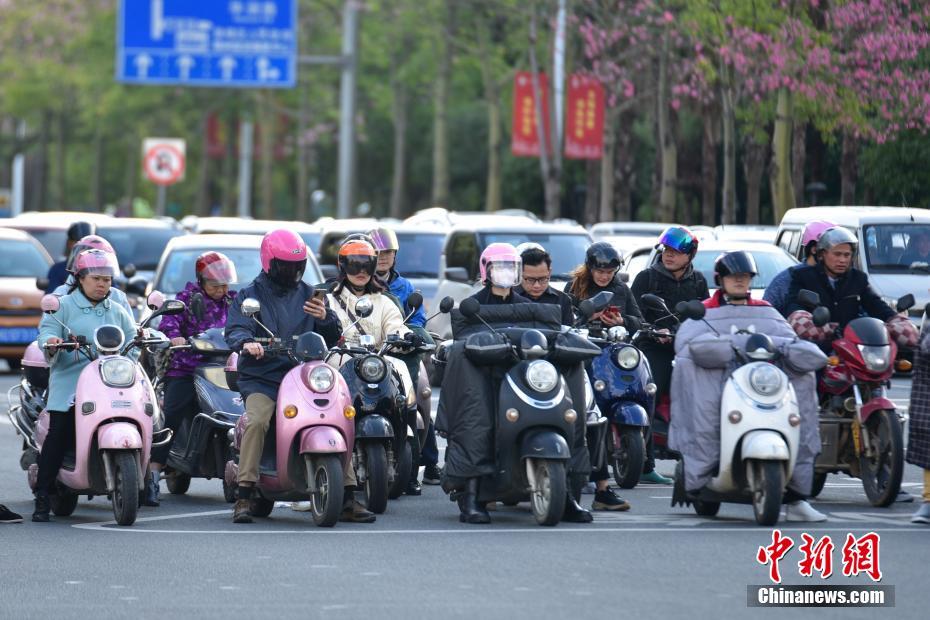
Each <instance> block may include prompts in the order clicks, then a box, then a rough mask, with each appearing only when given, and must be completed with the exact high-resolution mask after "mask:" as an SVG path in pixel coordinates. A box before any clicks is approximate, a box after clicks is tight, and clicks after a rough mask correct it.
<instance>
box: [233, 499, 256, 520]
mask: <svg viewBox="0 0 930 620" xmlns="http://www.w3.org/2000/svg"><path fill="white" fill-rule="evenodd" d="M251 504H252V500H248V499H237V500H236V506H235V508H233V523H252V513H251V512H249V508H250V507H251Z"/></svg>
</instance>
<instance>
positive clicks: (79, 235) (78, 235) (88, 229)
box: [68, 222, 97, 242]
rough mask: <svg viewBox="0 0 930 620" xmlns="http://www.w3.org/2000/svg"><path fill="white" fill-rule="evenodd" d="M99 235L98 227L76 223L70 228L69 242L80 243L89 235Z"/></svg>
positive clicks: (86, 223)
mask: <svg viewBox="0 0 930 620" xmlns="http://www.w3.org/2000/svg"><path fill="white" fill-rule="evenodd" d="M95 234H97V227H96V226H94V225H93V224H91V223H90V222H75V223H73V224H71V226H69V227H68V241H75V242H76V241H80V240H81V239H83V238H84V237H86V236H87V235H95Z"/></svg>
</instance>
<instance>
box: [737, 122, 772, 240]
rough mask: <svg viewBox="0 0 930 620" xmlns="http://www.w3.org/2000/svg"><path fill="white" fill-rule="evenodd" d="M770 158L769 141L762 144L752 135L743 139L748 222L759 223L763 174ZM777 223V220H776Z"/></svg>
mask: <svg viewBox="0 0 930 620" xmlns="http://www.w3.org/2000/svg"><path fill="white" fill-rule="evenodd" d="M767 158H768V143H765V144H760V143H758V142H756V141H755V140H754V139H753V138H752V137H750V136H746V138H745V139H744V140H743V175H744V176H745V177H746V223H747V224H758V223H759V219H760V218H759V202H760V196H761V193H762V174H763V173H764V172H765V160H766V159H767ZM776 223H777V222H776Z"/></svg>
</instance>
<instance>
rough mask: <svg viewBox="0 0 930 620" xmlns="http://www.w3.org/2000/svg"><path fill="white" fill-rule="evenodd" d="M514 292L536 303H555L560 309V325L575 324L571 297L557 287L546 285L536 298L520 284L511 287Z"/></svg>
mask: <svg viewBox="0 0 930 620" xmlns="http://www.w3.org/2000/svg"><path fill="white" fill-rule="evenodd" d="M513 292H514V293H517V294H518V295H522V296H523V297H526V298H527V299H528V300H529V301H531V302H533V303H537V304H555V305H557V306H559V307H560V308H561V309H562V325H568V326H569V327H571V326H572V325H574V324H575V310H574V306H573V304H572V298H571V297H569V296H568V295H566V294H565V293H563V292H562V291H559V290H557V289H554V288H552V287H551V286H550V287H548V288H547V289H546V290H545V292H543V294H542V295H540V296H539V297H538V298H533V297H531V296H530V294H529V293H527V292H526V291H525V290H524V289H523V287H522V286H518V287H517V288H515V289H513Z"/></svg>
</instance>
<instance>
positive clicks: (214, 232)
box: [0, 207, 930, 367]
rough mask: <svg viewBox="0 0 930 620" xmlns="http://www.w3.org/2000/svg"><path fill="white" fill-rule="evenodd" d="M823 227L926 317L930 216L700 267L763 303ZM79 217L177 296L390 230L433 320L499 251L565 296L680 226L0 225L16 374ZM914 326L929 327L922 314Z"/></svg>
mask: <svg viewBox="0 0 930 620" xmlns="http://www.w3.org/2000/svg"><path fill="white" fill-rule="evenodd" d="M818 219H826V220H831V221H834V222H836V223H837V224H839V225H842V226H846V227H847V228H849V229H850V230H851V231H853V232H854V233H855V234H856V235H857V236H858V237H859V239H860V246H861V248H862V251H861V252H860V253H859V265H858V267H859V268H860V269H862V270H863V271H866V272H867V273H869V275H870V278H871V280H872V283H873V285H874V286H875V287H876V288H877V289H878V290H879V292H880V294H882V296H884V297H886V298H887V299H889V300H893V299H897V298H898V297H900V296H901V295H903V294H905V293H913V294H914V295H915V297H916V298H917V304H916V305H915V306H914V308H923V306H924V304H925V303H926V302H927V301H930V295H928V291H927V280H926V275H927V272H926V271H925V267H921V263H922V264H923V265H926V263H927V262H928V261H926V260H925V261H920V260H912V259H913V257H914V256H917V257H918V258H919V255H918V254H915V252H916V251H917V246H918V245H919V243H918V241H919V240H920V239H922V236H923V235H926V236H927V245H928V247H930V212H928V211H926V210H923V209H910V208H897V207H811V208H801V209H792V210H791V211H789V212H788V213H786V214H785V217H784V218H783V220H782V222H781V223H780V225H779V226H778V227H775V226H717V227H715V228H711V227H709V226H693V227H691V229H692V230H693V231H694V232H695V233H696V234H697V235H698V236H699V237H700V238H701V244H700V248H699V250H698V253H697V256H696V257H695V266H696V268H697V269H699V270H700V271H702V272H703V273H704V274H705V277H706V278H707V281H708V284H709V285H710V286H711V287H713V275H712V271H713V261H714V259H715V258H716V256H717V255H718V254H720V253H721V252H723V251H726V250H736V249H742V250H747V251H750V252H752V254H753V255H754V257H755V259H756V262H757V264H758V266H759V275H758V276H757V277H756V278H755V279H754V281H753V284H752V286H753V289H754V295H756V296H761V295H762V293H763V292H764V289H765V287H766V286H767V285H768V283H769V282H770V281H771V279H772V278H773V277H774V276H775V275H776V274H777V273H779V272H780V271H782V270H783V269H785V268H787V267H789V266H790V265H792V264H794V263H795V262H797V260H798V259H799V258H800V252H801V248H800V247H799V246H800V238H801V230H802V229H803V227H804V224H806V223H807V222H809V221H812V220H818ZM77 220H88V221H92V222H93V223H94V224H96V226H97V230H98V233H99V234H100V235H101V236H103V237H105V238H106V239H107V240H109V241H110V242H111V243H112V244H113V246H114V248H115V249H116V251H117V255H118V256H119V258H120V261H121V264H122V265H123V266H127V265H129V264H131V265H133V266H134V269H129V270H128V272H127V273H128V275H127V279H126V281H124V282H122V283H121V286H123V287H124V288H126V289H127V291H129V292H130V293H133V294H135V295H138V296H140V297H141V296H144V295H145V294H147V293H148V292H149V291H151V290H153V289H155V290H160V291H163V292H165V293H167V294H171V293H174V292H176V291H179V290H181V289H182V288H183V287H184V284H185V283H186V282H188V281H190V280H192V279H193V276H194V259H195V258H196V256H197V255H199V254H201V253H202V252H204V251H207V250H217V251H220V252H223V253H225V254H227V255H228V256H230V258H232V260H233V261H234V262H235V264H236V266H237V270H238V273H239V277H240V280H241V283H246V282H248V281H249V280H251V279H252V278H253V277H255V276H256V275H257V274H258V273H259V271H260V263H259V256H258V247H259V244H260V242H261V235H263V234H264V233H265V232H267V231H269V230H272V229H274V228H278V227H281V226H287V227H288V228H290V229H292V230H295V231H296V232H297V233H298V234H300V235H301V236H302V237H303V239H304V240H305V241H306V242H307V245H308V247H311V248H314V249H315V250H316V251H315V256H314V260H311V261H310V264H309V265H308V267H307V271H306V273H305V275H304V278H305V279H306V280H307V281H308V282H309V283H317V282H321V281H323V280H325V279H326V278H327V277H328V276H331V275H333V274H334V273H335V263H336V251H337V249H338V247H339V244H340V243H341V242H342V240H343V239H344V238H345V236H346V235H348V234H351V233H356V232H365V231H368V230H370V229H371V228H373V227H375V226H377V225H387V226H390V227H391V228H393V229H394V230H395V231H396V233H397V236H398V240H399V242H400V247H401V250H400V252H399V253H398V256H397V267H398V270H399V271H400V272H401V273H403V274H404V275H405V276H407V277H408V278H409V279H411V281H412V282H413V284H414V286H415V287H416V288H418V289H420V290H421V291H422V293H423V297H424V299H425V300H426V303H425V306H426V310H427V311H428V312H429V311H430V310H431V309H433V308H435V307H437V305H438V300H439V299H442V298H443V297H445V296H451V297H453V298H454V299H456V300H460V299H463V298H464V297H466V296H468V295H469V294H471V293H472V291H474V290H475V289H476V287H477V286H478V283H477V277H478V273H477V272H478V257H479V255H480V254H481V251H482V250H483V249H484V248H485V247H486V246H487V245H488V244H490V243H495V242H506V243H512V244H514V245H516V244H520V243H524V242H527V241H532V242H536V243H539V244H541V245H543V246H544V247H546V248H547V249H549V251H550V253H551V254H552V257H553V274H552V280H553V282H552V284H553V286H555V287H558V288H562V287H563V286H564V284H565V283H566V282H567V281H568V279H569V277H570V274H571V272H572V270H573V269H574V268H575V267H576V266H578V265H579V264H581V263H582V262H583V260H584V252H585V249H586V248H587V247H588V245H589V244H590V243H591V242H592V241H594V240H606V241H609V242H610V243H612V244H613V245H615V246H616V247H617V249H618V250H620V252H621V253H622V254H623V256H624V259H625V264H624V266H623V268H622V276H621V277H623V278H624V279H628V280H630V281H632V279H633V278H635V277H636V274H637V273H639V272H640V271H641V270H643V269H645V268H647V267H648V266H649V265H650V264H651V263H652V261H654V260H655V259H656V250H655V247H654V246H655V240H656V238H657V237H658V236H659V235H660V234H661V232H662V231H663V230H665V228H666V227H667V226H669V225H671V224H668V223H647V222H607V223H600V224H596V225H594V226H593V227H592V228H591V229H590V230H586V229H585V228H583V227H581V226H579V225H578V224H577V223H574V222H572V221H555V222H542V221H540V220H539V218H538V217H536V216H535V215H534V214H532V213H530V212H527V211H522V210H507V211H501V212H497V213H495V214H493V215H491V214H487V213H483V212H452V211H447V210H445V209H441V208H432V209H425V210H423V211H420V212H418V213H416V214H415V215H413V216H411V217H409V218H407V219H406V220H403V221H400V220H383V219H382V220H375V219H347V220H334V219H332V218H323V219H321V220H318V221H317V222H314V223H313V224H308V223H303V222H282V221H275V220H252V219H243V218H226V217H201V218H198V217H187V218H184V219H183V220H181V222H176V221H174V220H172V219H170V218H165V219H136V218H112V217H109V216H105V215H100V214H89V213H74V212H59V213H47V212H46V213H27V214H23V215H20V216H18V217H15V218H11V219H8V220H5V221H3V222H2V224H3V226H2V227H0V242H2V244H3V247H4V250H5V251H4V252H2V253H0V357H2V358H5V359H7V360H8V361H9V362H10V363H11V365H12V366H14V367H15V365H16V364H17V363H18V361H19V359H20V355H21V354H22V350H23V347H24V346H25V344H28V342H31V340H33V339H34V337H35V329H36V325H37V324H38V320H39V316H40V314H39V311H38V307H39V299H40V297H41V292H40V291H38V290H37V289H36V286H35V282H36V278H38V277H43V276H45V274H46V273H47V271H48V266H49V265H51V263H52V258H51V257H52V256H60V255H61V254H62V252H63V251H64V248H65V236H66V230H67V227H68V226H69V225H70V224H71V223H72V222H74V221H77ZM130 297H132V295H131V296H130ZM914 312H917V310H915V311H914ZM914 318H915V320H919V316H918V315H916V314H915V315H914ZM438 320H441V317H440V319H438ZM430 327H431V328H432V329H434V330H436V331H437V332H438V333H439V334H440V335H441V336H443V337H447V336H448V335H449V333H450V330H449V326H448V325H447V324H442V323H431V325H430Z"/></svg>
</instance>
